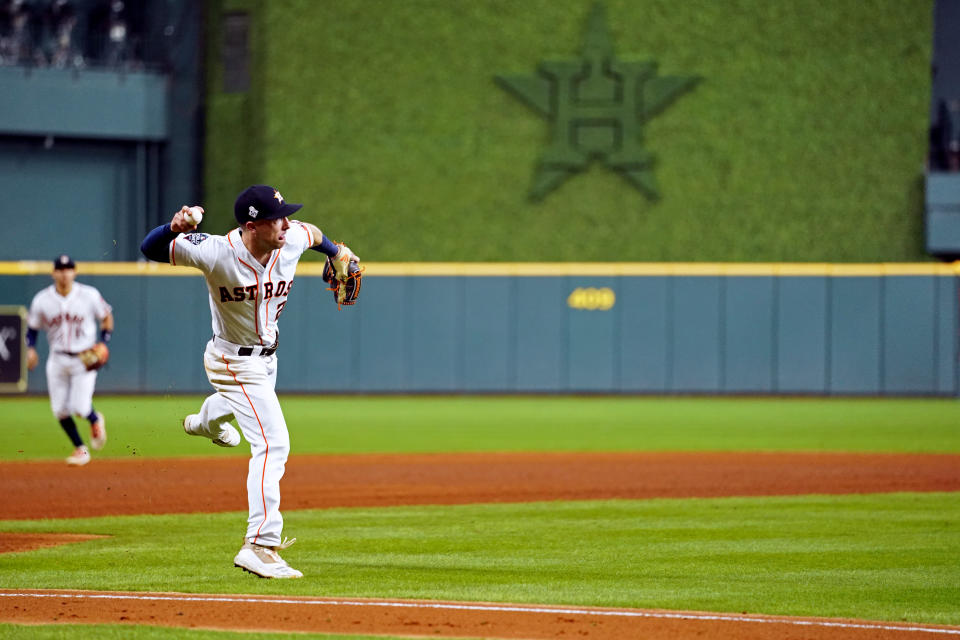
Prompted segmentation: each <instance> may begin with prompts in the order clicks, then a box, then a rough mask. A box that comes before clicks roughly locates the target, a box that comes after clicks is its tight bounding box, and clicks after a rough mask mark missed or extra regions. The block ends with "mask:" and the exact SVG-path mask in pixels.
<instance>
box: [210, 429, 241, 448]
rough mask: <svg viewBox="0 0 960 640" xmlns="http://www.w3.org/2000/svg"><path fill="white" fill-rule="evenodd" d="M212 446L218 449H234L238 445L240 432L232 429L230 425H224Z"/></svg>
mask: <svg viewBox="0 0 960 640" xmlns="http://www.w3.org/2000/svg"><path fill="white" fill-rule="evenodd" d="M213 444H215V445H217V446H218V447H235V446H237V445H238V444H240V432H239V431H237V430H236V429H234V428H233V425H232V424H225V425H223V427H222V428H221V429H220V435H219V436H217V438H216V439H215V440H214V441H213Z"/></svg>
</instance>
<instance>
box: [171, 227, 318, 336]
mask: <svg viewBox="0 0 960 640" xmlns="http://www.w3.org/2000/svg"><path fill="white" fill-rule="evenodd" d="M313 243H314V239H313V236H312V234H311V233H310V231H309V230H308V229H307V228H306V227H305V226H304V225H303V224H302V223H300V222H298V221H296V220H291V221H290V228H289V229H288V230H287V231H286V244H285V245H284V246H283V248H281V249H279V250H275V251H274V252H273V253H272V254H271V255H270V259H269V260H268V261H267V264H266V266H264V265H262V264H260V262H259V261H257V260H256V259H254V257H253V256H252V255H251V254H250V252H249V251H247V248H246V247H245V246H244V245H243V241H242V240H241V239H240V229H239V228H237V229H234V230H233V231H231V232H230V233H228V234H227V235H225V236H211V235H207V234H205V233H190V234H180V235H179V236H177V237H176V238H175V239H174V240H173V241H172V242H171V243H170V264H173V265H183V266H188V267H196V268H197V269H200V270H201V271H202V272H203V274H204V276H205V277H206V280H207V289H208V290H209V292H210V315H211V318H212V321H213V335H215V336H218V337H220V338H223V339H224V340H227V341H229V342H232V343H234V344H239V345H263V346H270V345H272V344H274V343H275V342H276V340H277V319H278V318H279V317H280V313H281V312H282V311H283V305H284V304H286V301H287V296H288V295H289V294H290V289H291V288H292V287H293V277H294V274H295V272H296V269H297V262H298V261H299V260H300V256H301V255H302V254H303V252H304V251H306V250H307V249H309V248H310V247H312V246H313Z"/></svg>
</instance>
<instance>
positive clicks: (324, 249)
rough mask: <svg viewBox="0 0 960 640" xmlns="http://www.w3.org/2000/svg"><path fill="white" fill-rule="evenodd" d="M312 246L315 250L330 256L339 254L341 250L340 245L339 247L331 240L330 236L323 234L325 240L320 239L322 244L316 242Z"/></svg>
mask: <svg viewBox="0 0 960 640" xmlns="http://www.w3.org/2000/svg"><path fill="white" fill-rule="evenodd" d="M310 248H311V249H313V250H314V251H319V252H320V253H324V254H326V255H328V256H330V257H331V258H332V257H333V256H335V255H337V252H338V251H340V247H338V246H337V245H335V244H334V243H333V242H331V241H330V238H328V237H327V236H323V240H321V241H320V244H316V245H314V246H312V247H310Z"/></svg>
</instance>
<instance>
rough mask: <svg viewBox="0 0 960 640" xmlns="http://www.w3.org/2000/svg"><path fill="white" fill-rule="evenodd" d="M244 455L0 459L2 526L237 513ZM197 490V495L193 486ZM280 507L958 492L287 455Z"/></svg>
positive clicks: (554, 466) (704, 458) (646, 465)
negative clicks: (85, 461)
mask: <svg viewBox="0 0 960 640" xmlns="http://www.w3.org/2000/svg"><path fill="white" fill-rule="evenodd" d="M247 461H248V459H247V458H245V457H242V456H236V457H229V458H225V457H219V458H124V459H95V460H94V461H93V462H92V463H90V464H89V465H87V466H85V467H80V468H71V467H67V466H66V465H64V464H63V463H62V462H59V461H57V462H12V463H3V464H0V477H2V478H3V484H4V493H5V495H4V514H3V517H4V518H5V519H34V518H72V517H94V516H105V515H122V514H160V513H199V512H207V513H211V512H217V511H243V510H245V509H246V508H247V499H246V493H245V487H246V485H245V481H246V474H247ZM201 486H202V487H204V490H203V491H197V490H196V488H197V487H201ZM281 488H282V490H283V509H284V510H285V511H288V510H291V509H318V508H329V507H353V506H366V507H370V506H391V505H408V504H468V503H483V502H533V501H538V500H597V499H610V498H624V499H644V498H663V497H669V498H689V497H704V498H715V497H725V496H775V495H802V494H848V493H884V492H894V491H960V455H955V454H943V455H920V454H846V453H726V452H721V453H463V454H422V455H393V454H391V455H366V454H364V455H337V456H292V457H291V458H290V460H289V462H288V463H287V471H286V475H284V478H283V481H282V483H281Z"/></svg>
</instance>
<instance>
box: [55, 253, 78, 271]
mask: <svg viewBox="0 0 960 640" xmlns="http://www.w3.org/2000/svg"><path fill="white" fill-rule="evenodd" d="M76 268H77V265H75V264H74V263H73V258H71V257H70V256H68V255H67V254H63V255H61V256H57V257H56V258H54V260H53V269H54V271H56V270H57V269H76Z"/></svg>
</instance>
